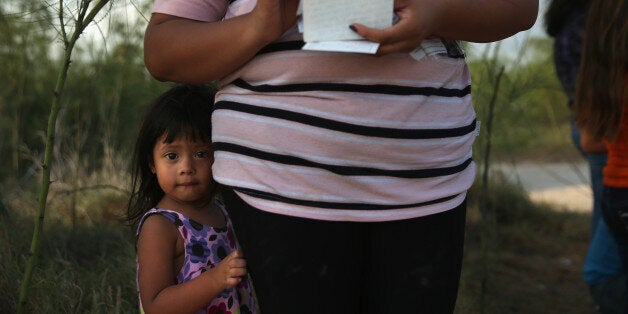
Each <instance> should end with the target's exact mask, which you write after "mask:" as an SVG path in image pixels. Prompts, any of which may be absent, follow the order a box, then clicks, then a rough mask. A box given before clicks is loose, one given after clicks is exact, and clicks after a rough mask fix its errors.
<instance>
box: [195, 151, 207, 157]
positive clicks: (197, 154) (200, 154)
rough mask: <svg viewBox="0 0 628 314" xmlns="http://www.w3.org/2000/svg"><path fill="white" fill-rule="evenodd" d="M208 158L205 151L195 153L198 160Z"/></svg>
mask: <svg viewBox="0 0 628 314" xmlns="http://www.w3.org/2000/svg"><path fill="white" fill-rule="evenodd" d="M208 156H209V153H208V152H206V151H200V152H197V153H196V157H198V158H207V157H208Z"/></svg>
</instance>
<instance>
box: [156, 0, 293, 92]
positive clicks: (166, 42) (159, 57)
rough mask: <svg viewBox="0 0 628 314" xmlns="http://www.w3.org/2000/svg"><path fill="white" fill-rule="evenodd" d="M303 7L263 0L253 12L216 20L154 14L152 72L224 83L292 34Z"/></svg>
mask: <svg viewBox="0 0 628 314" xmlns="http://www.w3.org/2000/svg"><path fill="white" fill-rule="evenodd" d="M297 6H298V0H258V1H257V5H256V7H255V8H254V9H253V11H252V12H250V13H248V14H245V15H242V16H238V17H235V18H232V19H228V20H223V21H216V22H199V21H194V20H190V19H185V18H180V17H176V16H171V15H165V14H158V13H156V14H153V16H152V17H151V20H150V21H149V23H148V27H147V28H146V32H145V36H144V61H145V63H146V68H147V69H148V71H149V72H150V73H151V74H152V75H153V76H154V77H155V78H157V79H159V80H164V81H166V80H167V81H174V82H181V83H205V82H208V81H212V80H216V79H220V78H222V77H223V76H225V75H227V74H229V73H231V72H233V71H234V70H236V69H237V68H238V67H240V66H242V65H243V64H244V63H245V62H247V61H248V60H250V59H251V58H252V57H253V56H254V55H255V53H257V52H258V51H259V50H260V49H261V48H262V47H264V46H265V45H267V44H269V43H271V42H273V41H275V40H276V39H277V38H279V36H281V35H282V34H283V33H284V32H285V31H286V30H288V29H289V28H290V27H291V26H292V25H293V24H294V23H295V21H296V9H297Z"/></svg>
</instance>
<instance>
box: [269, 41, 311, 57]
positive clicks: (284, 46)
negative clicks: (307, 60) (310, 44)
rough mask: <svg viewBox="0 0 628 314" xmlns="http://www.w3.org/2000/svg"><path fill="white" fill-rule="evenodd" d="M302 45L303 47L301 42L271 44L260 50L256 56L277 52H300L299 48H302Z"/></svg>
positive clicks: (303, 43)
mask: <svg viewBox="0 0 628 314" xmlns="http://www.w3.org/2000/svg"><path fill="white" fill-rule="evenodd" d="M303 45H305V42H304V41H302V40H296V41H284V42H279V43H273V44H270V45H267V46H266V47H264V48H262V49H261V50H260V51H258V52H257V54H258V55H260V54H265V53H271V52H277V51H289V50H301V48H303Z"/></svg>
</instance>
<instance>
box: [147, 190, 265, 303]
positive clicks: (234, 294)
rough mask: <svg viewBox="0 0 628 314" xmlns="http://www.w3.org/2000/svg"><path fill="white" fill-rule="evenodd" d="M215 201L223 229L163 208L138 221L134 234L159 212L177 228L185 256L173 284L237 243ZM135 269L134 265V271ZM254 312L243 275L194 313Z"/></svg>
mask: <svg viewBox="0 0 628 314" xmlns="http://www.w3.org/2000/svg"><path fill="white" fill-rule="evenodd" d="M215 203H216V205H217V206H218V208H220V211H221V212H222V213H223V215H224V216H225V220H226V222H227V223H226V226H225V227H223V228H215V227H210V226H205V225H202V224H200V223H198V222H196V221H194V220H192V219H190V218H188V217H186V216H183V215H182V214H180V213H178V212H176V211H173V210H169V209H164V208H153V209H151V210H149V211H148V212H146V213H145V214H144V216H143V217H142V219H141V221H140V223H139V226H138V228H137V234H138V235H139V231H140V229H141V227H142V224H143V223H144V220H145V219H146V217H148V216H150V215H153V214H159V215H162V216H163V217H165V218H166V219H168V220H170V221H171V222H172V223H173V224H174V225H175V226H176V227H177V229H178V230H179V233H180V234H181V237H182V238H183V244H184V247H185V258H184V261H183V266H182V267H181V270H180V271H179V273H178V274H177V284H179V283H182V282H186V281H189V280H191V279H193V278H196V277H197V276H198V275H200V274H201V273H202V272H204V271H205V270H206V269H210V268H213V267H215V266H216V265H217V264H218V263H219V262H220V261H222V260H223V259H224V258H225V257H226V256H227V255H229V254H230V253H231V252H233V251H234V250H235V249H236V248H237V246H238V244H237V241H236V237H235V233H234V231H233V225H232V224H231V220H230V219H229V215H228V214H227V211H226V210H225V208H224V205H223V204H222V203H221V202H219V201H218V200H215ZM139 271H140V270H139V267H138V269H137V274H139ZM138 291H139V289H138ZM141 308H142V307H141V301H140V309H141ZM257 312H258V311H257V304H256V301H255V296H254V293H253V287H252V286H251V283H250V278H249V277H248V276H247V278H244V279H243V280H242V281H241V282H240V283H239V284H238V285H237V286H235V287H233V288H230V289H227V290H225V291H223V292H222V293H221V294H220V295H218V296H217V297H216V298H215V299H214V300H212V302H211V303H209V304H207V305H206V306H205V307H204V308H202V309H201V310H199V311H198V312H197V313H199V314H200V313H225V314H246V313H257ZM142 313H143V311H142Z"/></svg>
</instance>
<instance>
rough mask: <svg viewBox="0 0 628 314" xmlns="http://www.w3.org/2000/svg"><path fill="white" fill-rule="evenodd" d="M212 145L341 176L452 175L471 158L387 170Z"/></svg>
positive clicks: (237, 152)
mask: <svg viewBox="0 0 628 314" xmlns="http://www.w3.org/2000/svg"><path fill="white" fill-rule="evenodd" d="M212 147H213V148H214V150H215V151H224V152H229V153H234V154H238V155H244V156H249V157H253V158H256V159H260V160H265V161H271V162H274V163H279V164H284V165H291V166H300V167H309V168H316V169H322V170H326V171H329V172H332V173H335V174H339V175H343V176H382V177H396V178H406V179H421V178H432V177H440V176H446V175H452V174H456V173H459V172H461V171H463V170H464V169H465V168H467V167H468V166H469V164H470V163H471V161H472V158H469V159H467V160H465V161H464V162H463V163H461V164H459V165H456V166H453V167H443V168H432V169H414V170H388V169H376V168H367V167H357V166H338V165H330V164H323V163H319V162H314V161H310V160H307V159H304V158H300V157H295V156H289V155H281V154H276V153H269V152H265V151H261V150H258V149H253V148H249V147H245V146H240V145H236V144H232V143H225V142H215V143H212Z"/></svg>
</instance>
